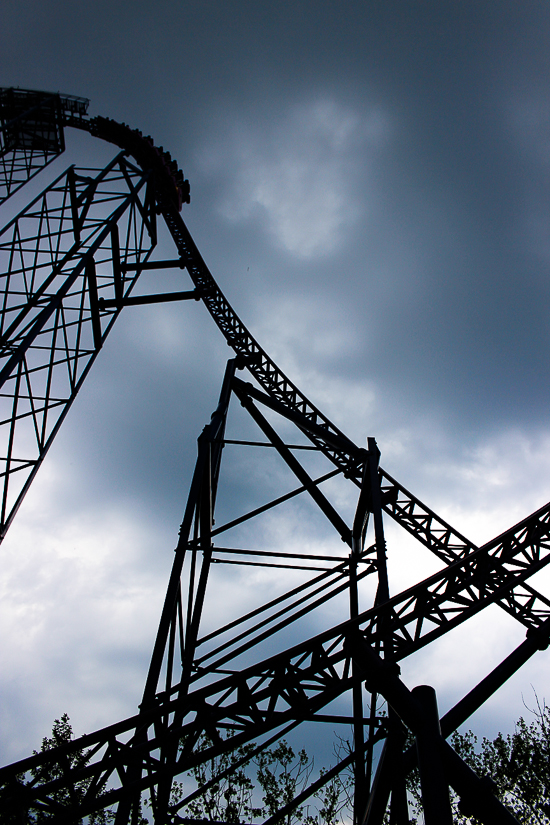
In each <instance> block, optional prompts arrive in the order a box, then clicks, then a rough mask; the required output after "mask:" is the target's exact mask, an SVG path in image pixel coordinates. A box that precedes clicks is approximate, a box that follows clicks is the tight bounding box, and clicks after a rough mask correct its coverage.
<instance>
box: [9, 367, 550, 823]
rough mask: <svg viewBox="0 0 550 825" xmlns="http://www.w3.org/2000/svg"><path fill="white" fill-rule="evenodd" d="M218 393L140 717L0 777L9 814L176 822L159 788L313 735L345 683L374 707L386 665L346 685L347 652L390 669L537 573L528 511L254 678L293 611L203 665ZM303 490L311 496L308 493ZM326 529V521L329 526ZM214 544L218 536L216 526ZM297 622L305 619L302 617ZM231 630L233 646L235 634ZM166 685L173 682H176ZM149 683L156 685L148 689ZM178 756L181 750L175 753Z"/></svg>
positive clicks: (343, 574) (540, 531)
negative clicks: (258, 656)
mask: <svg viewBox="0 0 550 825" xmlns="http://www.w3.org/2000/svg"><path fill="white" fill-rule="evenodd" d="M245 386H246V385H245ZM231 389H232V390H233V391H234V392H236V394H237V397H238V398H239V400H242V389H243V384H242V382H240V381H239V379H236V378H235V377H233V375H232V370H229V371H228V374H227V376H226V381H225V385H224V390H223V392H222V399H221V402H220V406H219V407H218V410H217V412H216V414H215V415H214V417H213V420H212V422H211V424H210V425H209V426H208V428H207V429H206V430H205V432H204V433H203V435H202V436H201V439H200V440H199V459H198V462H197V469H196V471H195V476H194V479H193V482H192V488H191V493H190V498H189V503H188V507H187V510H186V514H185V517H184V523H183V525H182V530H181V532H180V541H179V543H178V548H177V553H176V559H175V562H174V570H173V573H172V576H171V579H170V585H169V589H168V593H167V599H166V605H165V610H164V612H163V617H162V619H161V627H160V629H159V635H158V638H157V644H156V646H155V652H154V654H153V660H152V665H151V670H150V674H149V679H148V682H147V686H146V689H145V693H144V701H143V703H142V711H141V713H140V714H139V715H138V716H136V717H132V718H131V719H128V720H126V721H125V722H121V723H119V724H117V725H114V726H111V727H109V728H107V729H104V730H102V731H98V732H97V733H96V734H91V735H88V736H85V737H82V738H80V739H78V740H75V741H74V742H73V743H71V745H70V746H66V747H64V748H62V749H59V752H55V753H54V752H50V753H47V754H41V755H39V756H36V757H31V758H30V759H28V760H23V761H22V762H20V763H17V764H16V765H13V766H10V767H9V768H5V769H2V771H0V782H2V783H3V784H4V785H5V787H6V793H7V789H8V788H9V786H10V784H11V785H12V787H11V793H12V794H13V793H14V790H13V789H14V788H16V796H17V797H18V802H19V804H21V805H25V806H27V809H28V807H29V806H30V808H31V809H34V810H36V811H39V810H42V811H43V812H46V811H48V812H50V813H52V814H54V813H55V814H56V817H55V818H56V821H59V822H64V821H67V822H69V821H72V820H73V819H74V818H75V817H76V818H80V817H82V816H84V815H86V814H89V813H91V812H93V811H96V810H100V809H101V808H103V807H106V806H110V805H117V806H118V808H119V812H121V811H124V813H123V814H121V815H120V817H119V818H120V821H129V819H130V815H131V807H132V803H133V802H134V801H135V800H136V799H137V796H138V795H139V793H140V792H141V791H142V790H145V789H150V790H151V792H152V795H153V798H154V805H155V806H158V810H157V814H158V816H157V821H168V820H167V817H168V816H169V815H170V816H172V817H174V816H177V810H178V807H181V805H179V806H178V805H172V806H170V804H169V797H167V795H166V793H165V794H164V796H165V799H164V801H163V800H162V799H160V798H159V789H162V787H163V783H164V786H166V787H167V788H168V790H169V784H170V780H171V778H172V777H173V776H175V775H178V774H180V773H182V772H185V771H187V770H189V769H190V768H192V767H193V766H194V765H197V764H199V763H201V762H204V761H207V760H208V759H209V758H211V757H212V756H213V755H216V754H219V753H220V752H223V751H229V752H230V751H232V750H234V749H235V748H236V747H238V746H239V745H241V744H243V743H246V742H250V741H252V740H256V739H258V738H260V739H261V738H262V737H263V738H265V737H266V736H268V735H269V734H271V733H272V732H277V734H278V735H280V731H281V729H283V730H284V729H287V730H288V729H289V728H293V727H295V726H296V725H297V724H300V723H301V722H304V721H315V720H316V719H320V720H321V721H322V720H323V718H324V716H323V713H322V711H323V710H324V709H325V708H327V706H328V705H330V704H331V703H333V702H334V701H335V700H336V699H338V697H340V696H341V695H342V694H343V693H346V692H348V691H351V690H352V689H353V686H354V684H355V683H356V680H357V678H359V683H361V682H363V681H366V683H367V687H368V689H369V690H371V691H373V692H376V693H380V694H381V695H383V696H384V695H386V689H385V682H384V678H385V677H384V676H383V675H382V676H381V675H380V673H381V672H382V674H383V673H384V672H385V671H387V672H388V673H393V674H394V673H395V671H394V670H392V668H393V667H394V665H391V666H390V664H389V661H388V660H386V662H385V664H384V662H383V661H382V660H381V664H379V665H377V666H376V667H371V668H370V670H371V672H370V673H369V672H367V673H366V672H365V663H364V662H363V661H362V659H361V657H359V658H360V659H361V662H362V664H361V665H360V676H359V677H357V676H356V677H355V678H354V675H353V662H354V661H356V660H357V652H356V651H357V645H358V644H359V643H358V642H357V639H359V640H360V645H363V646H366V647H363V648H360V650H361V651H362V652H361V656H362V657H363V659H364V658H365V657H364V655H363V654H364V650H365V649H367V648H368V650H369V651H371V652H372V655H373V656H378V654H377V653H376V650H377V649H379V648H380V645H381V643H382V642H385V643H386V644H388V640H389V645H388V647H389V649H391V651H392V658H391V661H392V662H394V663H395V662H398V661H399V660H401V659H403V658H405V657H407V656H409V655H411V654H413V653H415V652H417V651H418V650H420V649H421V648H422V647H424V646H425V645H426V644H428V643H429V642H431V641H433V640H434V639H436V638H438V637H440V636H441V635H443V634H444V633H446V632H447V631H449V630H450V629H452V628H453V627H456V626H457V625H458V624H460V623H462V622H464V621H465V620H466V619H468V618H469V617H471V616H472V615H475V614H476V613H478V612H479V611H480V610H482V609H483V608H484V607H486V606H487V605H489V604H493V603H495V602H496V601H497V600H500V601H503V600H506V599H507V598H508V597H509V593H510V592H511V591H512V589H513V588H514V586H516V585H517V583H518V582H523V581H525V580H526V579H527V578H529V577H530V576H531V575H533V574H534V573H535V572H537V571H538V570H540V569H541V568H542V567H543V566H545V565H546V564H547V563H548V561H550V552H549V550H550V513H549V511H548V508H542V509H541V510H539V511H537V512H536V513H534V514H533V515H532V516H530V517H528V518H527V519H524V520H523V521H522V522H520V523H519V524H518V525H516V526H515V527H514V528H512V529H510V530H508V531H506V533H504V534H502V536H500V537H498V538H497V539H494V540H493V541H492V542H489V543H488V544H487V545H485V546H483V547H481V548H479V549H477V550H476V551H474V552H473V553H471V554H469V555H468V556H467V557H465V558H462V559H457V560H456V561H455V562H453V563H452V564H451V565H448V566H447V567H445V569H444V570H442V571H441V572H440V573H438V574H436V575H434V576H431V577H430V578H428V579H426V580H425V581H423V582H420V583H419V584H417V585H415V586H414V587H412V588H410V589H409V590H407V591H405V592H404V593H401V594H399V595H397V596H394V597H392V598H390V599H389V600H386V601H384V602H382V603H381V604H378V605H375V606H374V607H372V608H370V609H369V610H366V611H362V612H361V613H359V614H358V615H357V616H356V617H355V618H351V619H349V620H347V621H345V622H343V623H341V624H340V625H338V626H336V627H334V628H331V629H329V630H327V631H325V632H324V633H321V634H319V635H317V636H315V637H313V638H311V639H309V640H307V641H305V642H302V643H301V644H299V645H296V646H294V647H292V648H290V649H288V650H285V651H282V652H280V653H278V654H276V655H274V656H270V657H268V658H267V659H265V660H264V661H262V662H259V663H258V664H254V665H251V666H248V667H244V668H239V667H238V661H239V657H241V656H242V654H243V652H245V651H246V650H251V649H253V648H254V647H256V646H258V644H259V643H260V642H262V641H263V640H264V638H266V637H267V636H268V637H270V638H274V637H275V635H276V633H277V631H278V630H279V629H280V628H281V627H283V626H285V624H286V623H288V622H289V621H290V622H293V621H296V619H297V618H298V617H299V616H300V615H302V613H301V605H300V604H299V602H298V599H297V598H296V599H295V600H294V602H293V603H292V604H291V605H290V606H289V608H288V611H287V613H285V614H284V615H278V614H276V615H275V617H274V621H273V623H272V624H271V626H270V627H269V629H268V630H266V631H265V632H264V627H263V625H262V624H261V622H260V621H258V622H257V624H255V625H253V626H252V627H251V628H248V627H246V625H244V630H243V631H242V634H239V633H237V635H236V636H235V641H234V644H233V647H232V649H229V650H227V649H225V648H224V649H220V648H216V647H214V648H212V649H211V650H210V651H207V653H206V655H203V654H201V652H200V650H201V647H202V646H203V645H204V642H205V641H208V642H210V643H211V642H212V640H213V638H214V639H215V637H216V636H219V635H222V634H223V632H224V631H225V630H226V628H222V629H221V630H220V631H219V632H218V633H214V634H209V636H208V637H205V638H204V639H200V638H199V634H198V629H199V622H200V615H201V609H202V602H203V600H204V593H205V588H206V581H207V577H208V569H209V567H210V565H211V564H212V563H213V561H215V558H216V556H217V555H219V553H220V552H223V548H220V549H219V550H218V549H216V548H215V547H213V546H212V541H211V538H212V519H213V502H214V501H215V497H216V491H217V478H218V475H219V466H220V462H219V459H220V455H221V444H222V443H223V433H224V428H225V417H226V411H227V403H228V399H229V392H230V390H231ZM313 486H314V487H315V489H317V485H313ZM317 503H318V502H317ZM321 509H322V508H321ZM325 515H327V514H326V513H325ZM327 517H328V518H329V520H332V519H331V516H330V514H328V515H327ZM218 530H220V531H221V532H223V526H222V527H221V528H218ZM218 535H219V533H218ZM186 555H187V560H188V562H189V559H191V565H192V566H193V568H194V571H195V572H194V574H193V583H192V585H191V587H190V590H189V599H188V600H187V599H185V591H183V593H182V587H181V573H182V569H183V564H184V560H185V558H186ZM306 558H307V557H304V559H306ZM361 561H362V562H363V563H364V570H363V572H362V573H361V577H362V578H364V577H365V576H368V575H377V573H378V572H379V565H378V563H377V562H376V560H375V558H374V557H373V553H372V548H367V550H366V551H363V552H362V553H361ZM349 571H350V559H349V558H344V559H342V560H340V561H338V562H336V563H334V564H333V566H332V569H331V573H330V574H329V575H327V576H326V577H325V578H326V580H327V582H329V583H328V584H327V588H326V590H327V592H326V593H324V594H323V595H322V596H321V597H320V598H322V599H328V598H331V597H332V596H333V595H334V593H335V592H337V591H338V590H339V588H341V587H343V588H347V587H349ZM320 578H321V577H314V578H312V579H311V580H310V581H309V582H308V586H309V587H310V588H311V589H312V590H313V591H315V598H317V597H318V596H319V594H318V593H317V592H316V588H318V587H319V584H320V582H319V579H320ZM182 595H183V598H182ZM268 607H269V606H268ZM276 607H279V605H277V606H276ZM304 609H306V610H311V604H308V605H307V607H306V608H304ZM262 613H265V611H261V610H260V611H258V615H259V618H261V617H260V614H262ZM245 618H247V617H245ZM231 630H232V632H233V633H236V632H237V631H238V630H239V622H236V623H235V624H234V625H233V627H232V628H231ZM539 632H540V644H539V640H537V638H536V633H537V631H536V630H535V629H530V630H529V633H530V634H531V636H530V638H532V639H533V640H534V642H533V643H531V644H532V649H531V652H532V651H533V650H534V649H536V647H537V646H540V647H544V645H545V643H546V641H547V633H548V622H546V626H545V627H544V629H543V630H542V631H539ZM369 655H370V654H369ZM354 657H355V658H354ZM373 661H375V662H377V661H378V659H375V660H373ZM180 663H181V664H180ZM235 668H237V669H235ZM228 669H229V670H230V671H233V672H232V673H230V674H229V675H226V676H223V677H222V678H220V676H219V673H220V671H227V670H228ZM367 670H368V668H367ZM178 672H179V674H180V677H179V678H178V677H177V676H176V674H177V673H178ZM162 673H164V683H163V684H159V683H160V681H161V675H162ZM392 678H393V677H392ZM397 710H399V708H398V709H397ZM366 721H367V720H364V724H366ZM448 732H449V731H447V733H448ZM205 733H206V734H208V736H209V737H210V738H211V739H212V740H213V742H214V743H215V744H214V745H213V746H212V747H211V748H209V749H206V750H201V751H200V752H197V751H196V750H194V745H195V744H196V742H197V741H198V740H199V738H200V737H201V735H202V734H205ZM380 738H381V737H380V730H379V723H378V727H377V729H376V731H375V733H374V736H373V737H371V741H370V742H367V743H366V746H367V747H368V746H369V745H370V746H371V747H372V745H373V742H374V741H379V740H380ZM182 742H183V743H185V744H184V745H183V746H182V744H181V743H182ZM82 749H84V750H88V749H89V750H90V754H91V756H90V759H89V761H88V763H87V764H86V766H85V767H82V766H75V767H73V768H71V767H67V768H65V769H63V768H62V767H59V769H58V770H57V771H56V773H55V775H56V779H54V780H53V781H52V780H51V776H52V763H53V761H54V760H55V761H56V763H57V762H58V764H59V766H62V760H63V759H65V760H66V764H67V765H70V759H67V757H68V756H69V755H70V754H71V753H76V752H78V751H80V750H82ZM59 760H61V761H59ZM340 767H341V766H340ZM29 770H31V771H33V772H34V776H33V779H32V780H31V781H30V782H28V783H27V784H25V785H22V784H20V783H19V782H17V781H16V779H15V778H16V777H17V776H21V775H22V774H24V773H25V772H28V771H29ZM10 780H11V782H10ZM14 782H15V784H12V783H14ZM83 782H84V783H85V784H86V787H87V791H86V794H85V795H84V797H83V798H81V799H80V800H79V802H78V805H71V804H70V803H68V804H67V806H66V808H65V809H60V807H59V793H60V790H63V791H64V792H65V796H66V799H67V800H70V797H71V794H70V793H69V790H70V789H71V788H72V789H73V798H76V797H75V794H76V789H78V787H81V786H82V783H83ZM117 785H118V787H117ZM5 804H7V796H6V797H5ZM182 804H183V803H182ZM171 807H172V813H171V814H170V808H171Z"/></svg>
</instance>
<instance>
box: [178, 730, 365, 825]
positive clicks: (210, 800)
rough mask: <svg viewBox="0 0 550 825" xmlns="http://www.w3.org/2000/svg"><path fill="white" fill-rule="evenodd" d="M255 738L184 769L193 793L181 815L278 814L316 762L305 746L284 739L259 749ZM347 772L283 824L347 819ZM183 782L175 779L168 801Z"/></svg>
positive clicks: (237, 817) (244, 817)
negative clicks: (300, 747)
mask: <svg viewBox="0 0 550 825" xmlns="http://www.w3.org/2000/svg"><path fill="white" fill-rule="evenodd" d="M212 744H213V743H212V740H211V739H210V738H209V737H208V736H207V735H203V736H202V737H201V739H200V740H199V742H198V744H197V745H196V746H195V751H205V750H207V749H208V748H210V747H211V746H212ZM256 751H257V746H256V744H255V743H249V744H247V745H244V746H242V747H239V748H236V749H235V750H234V751H231V752H226V753H224V754H222V755H220V756H216V757H212V758H211V759H209V760H207V761H205V762H204V763H203V764H201V765H198V766H197V767H195V768H193V769H192V770H190V771H189V772H188V774H187V775H188V777H189V778H190V779H191V781H192V784H193V785H194V786H196V792H193V791H191V792H190V794H189V795H190V797H191V798H190V801H189V802H188V803H187V804H186V805H184V806H183V809H180V810H179V813H180V815H182V816H186V817H187V816H189V817H193V818H195V819H202V820H207V821H209V822H231V823H240V822H250V821H251V820H253V819H254V818H261V819H266V818H267V817H272V816H273V817H276V816H277V814H278V813H279V812H280V811H281V809H283V808H284V807H285V806H286V805H289V804H290V803H292V802H293V801H294V799H296V797H297V796H298V795H299V794H300V793H301V792H302V791H303V790H304V789H305V788H306V787H307V786H308V784H309V782H310V780H311V778H312V774H313V771H314V761H313V759H311V758H310V757H309V756H308V754H307V753H306V751H305V750H301V751H300V752H299V753H298V754H297V755H296V754H295V752H294V750H293V749H292V747H291V746H290V745H289V744H288V742H286V741H285V740H284V739H282V740H281V741H280V742H279V743H278V744H277V745H276V746H275V747H274V748H266V749H264V750H261V751H259V752H257V753H256ZM320 775H321V776H322V771H321V772H320ZM348 781H349V780H348V779H347V778H346V777H343V778H341V777H336V778H335V779H332V780H329V781H328V782H327V783H326V784H325V785H324V786H323V787H322V788H321V789H320V790H318V791H317V792H316V793H315V794H313V795H312V797H311V802H310V803H306V804H303V805H298V806H297V807H296V808H294V809H293V810H291V811H288V812H286V813H285V814H284V815H281V817H280V819H277V820H276V821H277V822H278V823H281V825H299V824H300V825H337V823H340V822H343V821H346V806H347V799H348V795H347V794H345V793H344V792H343V791H344V787H345V786H346V784H347V783H348ZM184 784H185V783H179V782H176V783H175V784H174V791H173V797H172V803H173V804H175V805H178V803H181V801H182V800H183V799H184V797H185V793H184Z"/></svg>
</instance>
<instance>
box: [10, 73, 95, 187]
mask: <svg viewBox="0 0 550 825" xmlns="http://www.w3.org/2000/svg"><path fill="white" fill-rule="evenodd" d="M88 103H89V101H88V100H86V99H85V98H81V97H72V96H69V95H59V94H51V93H48V92H33V91H28V90H25V89H0V203H2V202H3V201H5V200H6V199H7V198H9V197H10V195H13V194H14V192H17V190H18V189H20V188H21V187H22V186H23V185H24V184H25V183H26V182H27V181H28V180H30V179H31V178H33V177H34V176H35V175H36V174H37V173H38V172H40V170H41V169H43V168H44V167H45V166H47V165H48V164H49V163H51V161H52V160H54V159H55V158H56V157H58V156H59V155H60V154H61V153H62V152H63V151H64V149H65V137H64V131H63V126H64V125H65V124H66V123H72V124H73V125H75V124H76V123H77V122H79V121H80V120H81V119H82V118H83V117H84V115H85V114H86V111H87V109H88Z"/></svg>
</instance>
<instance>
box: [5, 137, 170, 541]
mask: <svg viewBox="0 0 550 825" xmlns="http://www.w3.org/2000/svg"><path fill="white" fill-rule="evenodd" d="M148 178H149V174H148V173H147V172H144V171H143V170H141V169H140V168H139V167H137V166H135V164H133V163H131V162H130V161H129V160H128V159H127V158H125V157H124V155H123V154H122V153H121V154H119V155H118V156H117V157H116V158H115V159H114V160H113V161H111V163H109V164H108V166H107V167H106V168H105V169H100V170H96V169H75V168H74V167H71V168H70V169H69V170H68V171H67V172H66V173H64V174H62V175H60V176H59V177H58V178H57V179H56V180H55V181H54V182H53V183H52V184H51V185H50V186H48V188H47V189H46V190H45V191H44V192H42V194H41V195H39V196H38V197H37V198H36V199H35V200H34V201H33V202H32V203H31V204H30V205H29V206H28V207H26V208H25V209H24V210H23V211H22V212H21V213H20V214H19V215H17V216H16V217H15V218H14V219H13V220H12V221H10V223H8V225H7V226H6V227H5V228H4V229H3V231H2V232H1V233H0V267H1V268H0V403H1V406H2V413H1V414H0V445H1V446H0V479H1V488H0V489H1V493H0V496H1V498H0V539H1V538H3V537H4V535H5V533H6V530H7V529H8V527H9V525H10V523H11V521H12V519H13V517H14V515H15V512H16V511H17V508H18V507H19V505H20V503H21V501H22V499H23V496H24V495H25V493H26V491H27V489H28V487H29V485H30V483H31V481H32V479H33V478H34V475H35V473H36V471H37V469H38V467H39V465H40V463H41V461H42V460H43V458H44V456H45V454H46V452H47V450H48V448H49V446H50V444H51V443H52V440H53V438H54V437H55V434H56V433H57V431H58V429H59V427H60V425H61V422H62V421H63V419H64V417H65V415H66V413H67V411H68V409H69V407H70V405H71V403H72V401H73V400H74V398H75V396H76V394H77V393H78V390H79V389H80V387H81V386H82V382H83V381H84V379H85V377H86V375H87V373H88V370H89V369H90V367H91V365H92V363H93V361H94V359H95V357H96V355H97V353H98V352H99V350H100V349H101V347H102V345H103V342H104V341H105V338H106V337H107V335H108V333H109V331H110V329H111V327H112V325H113V323H114V321H115V319H116V317H117V315H118V313H119V311H120V306H121V305H120V306H118V307H117V306H115V307H109V308H102V307H101V301H102V299H103V298H115V299H118V300H119V301H122V299H123V297H124V296H125V295H127V294H129V293H130V292H131V290H132V288H133V286H134V284H135V282H136V279H137V277H138V275H139V269H137V270H136V269H135V268H134V269H133V270H131V271H127V270H126V266H128V265H130V266H131V265H134V267H135V265H136V264H139V263H140V262H143V261H145V260H146V259H147V257H148V256H149V255H150V253H151V251H152V249H153V247H154V245H155V242H156V227H155V220H156V215H155V210H154V205H155V204H154V196H153V191H152V189H151V187H150V186H149V185H148Z"/></svg>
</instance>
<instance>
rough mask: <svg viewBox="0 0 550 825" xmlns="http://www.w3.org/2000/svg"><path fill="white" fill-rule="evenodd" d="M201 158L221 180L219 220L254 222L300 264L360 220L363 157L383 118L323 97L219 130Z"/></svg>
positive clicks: (380, 132)
mask: <svg viewBox="0 0 550 825" xmlns="http://www.w3.org/2000/svg"><path fill="white" fill-rule="evenodd" d="M224 126H225V128H224V129H223V143H222V142H221V141H220V140H219V139H214V140H213V141H212V143H211V144H210V146H209V148H208V149H207V150H206V151H205V152H204V153H203V155H202V164H203V166H204V167H205V168H207V170H208V171H209V172H210V173H211V174H214V173H215V174H216V175H221V176H222V178H225V180H226V184H225V192H224V194H223V196H222V199H221V201H220V204H219V208H220V210H221V212H222V214H223V215H224V217H225V218H226V219H227V220H230V221H235V222H244V221H249V220H253V219H255V218H256V217H259V218H260V220H262V221H265V225H266V227H267V230H268V232H269V234H270V236H271V238H272V241H273V242H274V243H275V245H276V246H278V247H280V248H282V249H284V250H286V251H287V252H289V253H291V254H292V255H295V256H296V257H298V258H302V259H308V258H315V257H318V256H320V255H324V254H326V253H329V252H332V251H334V250H335V249H336V248H337V247H338V246H339V245H340V244H341V242H342V240H343V238H344V236H345V233H346V229H347V228H349V227H351V226H352V225H353V224H354V222H355V221H356V220H357V219H358V217H359V216H360V215H361V214H362V212H363V210H364V208H365V204H364V192H359V191H358V186H357V183H358V180H361V181H362V184H363V186H365V185H366V184H365V181H364V180H363V179H364V177H365V156H367V157H368V155H369V148H370V149H372V150H374V148H375V147H376V146H377V145H378V144H379V143H380V142H381V141H382V140H383V139H385V137H386V135H387V131H388V123H387V118H386V117H385V116H384V115H383V113H382V112H380V111H379V110H377V109H373V110H372V111H371V112H370V114H368V115H367V116H364V115H359V114H357V113H355V112H353V111H352V110H351V109H349V108H348V107H345V106H342V105H340V104H338V103H337V102H335V101H333V100H330V99H321V100H318V101H316V102H314V103H309V104H303V105H300V106H294V107H292V108H291V109H289V110H287V111H286V112H283V113H281V114H280V116H279V117H276V118H274V119H273V120H272V121H271V122H270V123H268V124H255V125H254V127H250V126H248V125H245V124H244V123H239V122H236V123H235V122H233V123H231V124H227V123H226V124H224Z"/></svg>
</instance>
